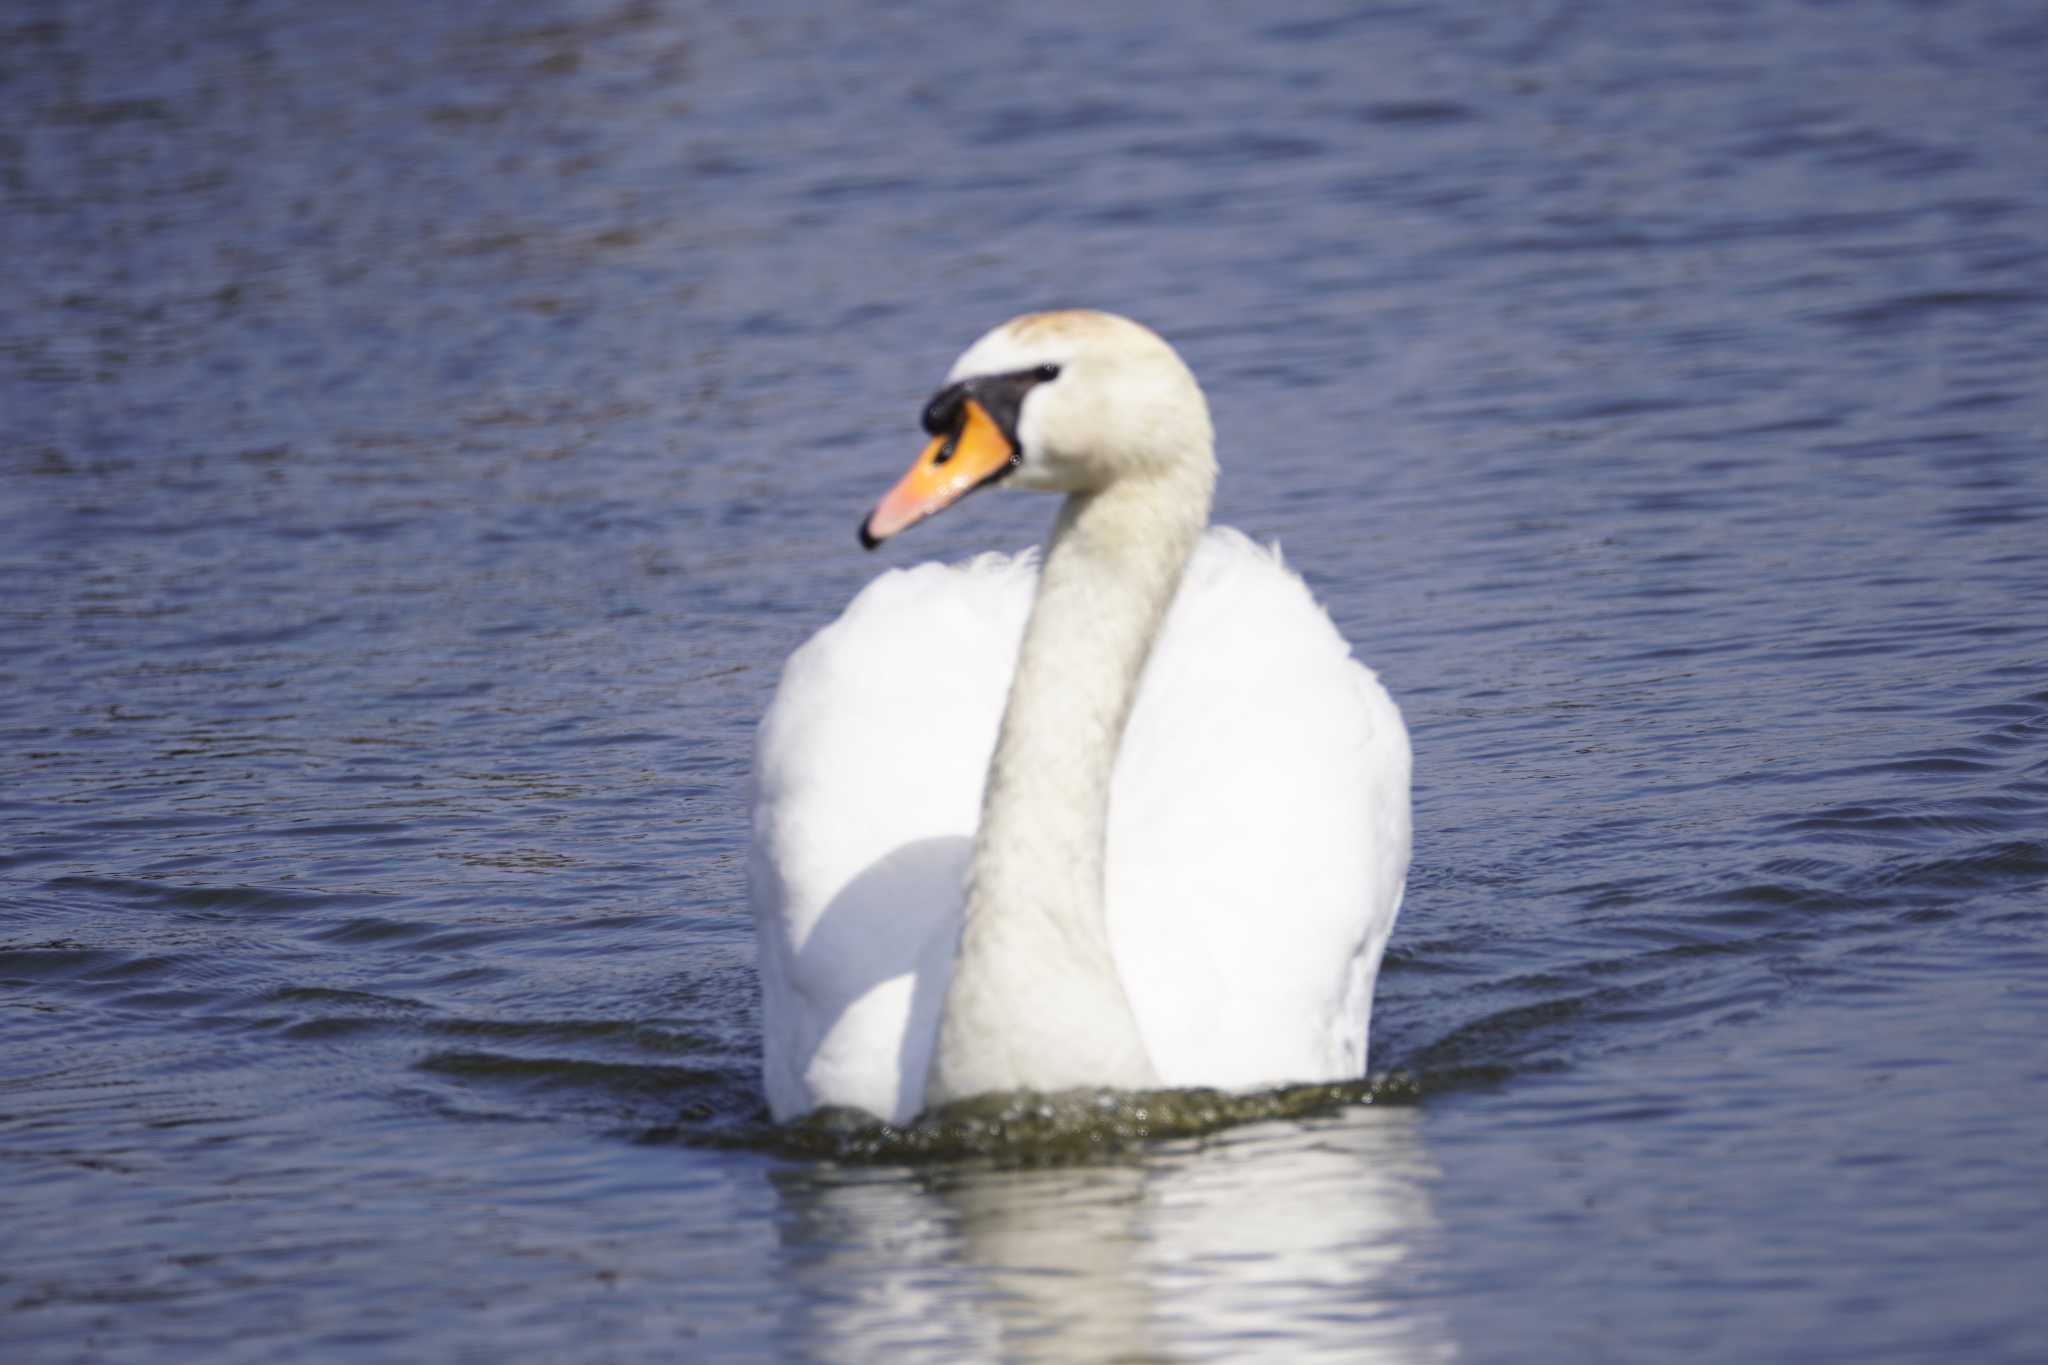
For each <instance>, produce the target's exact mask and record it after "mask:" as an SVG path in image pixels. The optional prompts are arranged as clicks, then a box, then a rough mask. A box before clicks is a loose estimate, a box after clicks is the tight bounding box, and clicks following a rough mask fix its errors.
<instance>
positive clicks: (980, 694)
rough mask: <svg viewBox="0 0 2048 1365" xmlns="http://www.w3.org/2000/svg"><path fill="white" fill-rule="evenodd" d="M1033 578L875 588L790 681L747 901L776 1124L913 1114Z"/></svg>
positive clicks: (904, 581) (966, 567) (894, 576)
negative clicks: (858, 1111)
mask: <svg viewBox="0 0 2048 1365" xmlns="http://www.w3.org/2000/svg"><path fill="white" fill-rule="evenodd" d="M1036 576H1037V565H1036V560H1035V558H1033V557H1032V556H1030V555H1028V554H1026V555H1018V556H1005V555H983V556H981V557H979V558H977V559H974V560H971V561H969V562H967V563H964V564H958V565H942V564H920V565H918V566H916V567H914V568H909V569H899V570H894V571H892V572H889V573H885V574H883V575H881V576H880V577H879V578H877V579H875V580H874V581H873V582H872V583H870V584H869V585H868V586H867V587H866V588H864V589H862V591H861V592H860V594H859V595H858V596H857V597H855V598H854V600H853V602H852V603H851V604H849V605H848V607H847V609H846V610H845V612H843V613H842V614H841V615H840V617H839V619H838V620H836V621H834V622H833V623H832V624H831V625H829V626H827V627H825V628H824V629H823V630H821V631H819V632H818V633H817V634H816V635H814V636H812V637H811V639H810V640H809V641H808V642H806V643H805V644H804V645H803V646H802V647H801V648H800V649H798V650H797V651H796V653H794V654H792V655H791V656H790V658H789V662H788V663H787V665H786V666H785V667H784V670H783V675H782V680H781V683H780V685H779V686H778V687H777V689H776V693H775V698H774V700H773V702H772V703H771V704H770V706H769V708H768V711H767V713H766V714H765V715H764V716H763V718H762V721H761V726H760V730H759V733H758V735H757V738H756V751H755V762H754V793H753V803H752V804H753V839H752V843H751V847H750V851H749V862H748V884H749V896H750V899H751V901H752V904H753V910H754V917H755V924H756V928H757V930H758V936H759V941H760V947H761V951H760V972H761V995H762V1001H761V1005H762V1031H763V1038H762V1053H763V1081H764V1084H765V1086H766V1089H767V1092H768V1100H769V1106H770V1108H771V1109H773V1110H774V1113H775V1116H776V1117H777V1118H778V1119H780V1118H788V1117H792V1116H794V1115H797V1114H802V1113H804V1112H806V1111H808V1110H810V1109H813V1108H816V1107H818V1106H820V1105H826V1104H836V1105H852V1106H856V1107H859V1108H863V1109H867V1110H869V1111H870V1112H872V1113H875V1114H879V1115H882V1116H884V1117H886V1118H891V1119H895V1120H899V1121H900V1120H904V1119H908V1118H909V1117H911V1116H912V1115H914V1114H915V1113H916V1112H917V1111H918V1109H919V1108H921V1107H922V1105H923V1098H924V1082H925V1075H926V1072H927V1070H928V1068H929V1064H930V1052H931V1045H932V1038H933V1036H934V1034H935V1033H936V1030H937V1027H938V1011H939V1006H940V1003H941V1002H942V1000H943V998H944V995H945V988H946V982H947V979H948V977H949V976H950V974H951V971H952V961H953V949H954V944H955V941H956V939H957V937H958V931H959V916H960V904H961V885H962V881H963V878H964V875H965V872H966V868H967V859H968V854H969V852H970V850H971V846H972V840H973V835H974V828H975V824H976V821H977V818H978V816H979V812H980V808H981V789H982V784H983V781H984V779H985V777H986V770H987V768H988V761H989V754H990V752H991V751H992V750H993V749H994V747H995V737H996V728H997V725H998V724H999V723H1000V721H1001V717H1002V707H1003V699H1004V695H1005V693H1006V692H1007V691H1008V689H1009V683H1010V677H1011V674H1012V673H1014V672H1015V670H1016V659H1017V648H1018V641H1019V639H1020V637H1021V636H1022V634H1023V628H1024V618H1025V616H1026V614H1027V613H1028V612H1029V610H1030V605H1031V592H1032V585H1033V583H1034V582H1035V581H1036Z"/></svg>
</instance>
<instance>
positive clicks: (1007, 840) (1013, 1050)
mask: <svg viewBox="0 0 2048 1365" xmlns="http://www.w3.org/2000/svg"><path fill="white" fill-rule="evenodd" d="M1209 468H1210V469H1213V465H1211V466H1209ZM1197 472H1198V474H1204V475H1206V470H1200V469H1199V468H1198V471H1197ZM1211 477H1213V476H1208V477H1199V478H1195V479H1190V480H1189V481H1188V482H1189V484H1190V485H1191V486H1187V487H1174V486H1170V485H1169V486H1165V487H1161V486H1159V485H1158V483H1157V482H1155V481H1125V482H1120V483H1118V484H1115V485H1112V486H1111V487H1109V488H1106V489H1103V490H1100V491H1096V492H1089V493H1080V494H1075V495H1073V496H1071V497H1069V498H1068V499H1067V501H1066V503H1065V504H1064V505H1063V506H1062V507H1061V509H1060V513H1059V516H1058V519H1057V520H1056V521H1055V522H1054V525H1053V533H1052V537H1051V539H1050V541H1049V542H1048V544H1047V548H1046V553H1045V562H1044V566H1043V568H1042V570H1041V572H1040V576H1039V584H1038V593H1037V596H1036V598H1035V599H1034V601H1033V603H1032V609H1031V617H1030V620H1029V622H1028V624H1027V625H1026V627H1025V632H1024V641H1023V646H1022V649H1021V650H1020V652H1019V655H1018V661H1017V672H1016V676H1015V679H1014V681H1013V682H1012V684H1011V688H1010V696H1009V701H1008V705H1007V707H1006V709H1005V711H1004V714H1003V722H1002V728H1001V731H1000V733H999V735H998V738H997V741H996V749H995V754H994V757H993V759H992V760H991V762H990V765H989V773H988V781H987V785H986V787H985V789H984V794H983V801H982V813H981V826H980V830H979V832H978V833H977V835H976V838H975V848H974V855H973V859H972V861H971V863H970V866H969V873H968V886H967V896H966V905H965V913H964V915H963V917H962V923H961V939H960V945H959V948H958V951H957V954H956V957H955V961H954V971H953V977H952V980H951V981H950V983H949V985H948V989H947V995H946V1005H945V1010H944V1014H943V1016H942V1019H941V1024H940V1033H939V1039H938V1045H937V1047H936V1049H935V1051H934V1054H933V1063H932V1076H931V1081H930V1086H929V1090H930V1094H929V1095H928V1099H929V1101H930V1102H934V1103H938V1102H943V1101H945V1100H947V1099H955V1098H961V1097H964V1096H967V1095H973V1094H980V1093H983V1092H986V1091H991V1090H1016V1089H1033V1090H1041V1091H1052V1090H1065V1089H1072V1088H1075V1087H1079V1086H1114V1087H1117V1088H1143V1087H1146V1086H1149V1085H1153V1084H1156V1083H1157V1077H1156V1074H1155V1073H1154V1071H1153V1069H1152V1064H1151V1061H1150V1059H1149V1057H1148V1056H1147V1054H1146V1052H1145V1048H1144V1046H1143V1043H1142V1041H1141V1039H1140V1037H1139V1033H1138V1027H1137V1022H1136V1019H1135V1017H1134V1016H1133V1014H1132V1012H1131V1007H1130V1002H1129V999H1128V997H1127V996H1126V994H1125V991H1124V987H1123V983H1122V980H1121V978H1120V977H1119V975H1118V973H1117V970H1116V963H1115V959H1114V957H1113V955H1112V952H1111V945H1110V937H1109V925H1108V920H1107V918H1106V915H1105V909H1104V899H1103V889H1104V871H1105V867H1106V854H1107V847H1108V843H1107V835H1108V828H1109V803H1110V788H1111V782H1112V778H1113V776H1114V773H1115V769H1116V758H1117V749H1118V746H1119V744H1120V743H1121V741H1122V738H1123V732H1124V726H1125V723H1126V721H1127V720H1128V719H1129V716H1130V711H1131V704H1132V702H1133V701H1134V700H1135V698H1136V696H1137V692H1138V685H1139V682H1140V679H1141V678H1142V676H1143V673H1144V667H1145V660H1146V658H1147V656H1148V655H1149V654H1150V652H1151V649H1152V644H1153V641H1154V639H1155V638H1156V637H1157V635H1158V632H1159V627H1160V624H1161V622H1162V621H1163V620H1164V618H1165V616H1166V611H1167V608H1168V607H1169V606H1170V605H1171V604H1172V601H1173V596H1174V593H1175V591H1176V590H1177V589H1178V587H1179V585H1180V579H1181V574H1182V572H1183V570H1184V569H1185V567H1186V564H1187V560H1188V556H1189V555H1190V554H1191V553H1192V551H1193V549H1194V545H1195V541H1196V539H1197V537H1198V536H1199V535H1200V533H1201V528H1202V526H1203V524H1204V523H1205V522H1206V521H1207V516H1208V502H1209V488H1210V478H1211Z"/></svg>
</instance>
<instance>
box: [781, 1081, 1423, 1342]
mask: <svg viewBox="0 0 2048 1365" xmlns="http://www.w3.org/2000/svg"><path fill="white" fill-rule="evenodd" d="M1419 1122H1420V1116H1419V1114H1418V1113H1417V1112H1416V1111H1415V1110H1412V1109H1401V1108H1377V1109H1356V1110H1351V1111H1348V1112H1346V1113H1345V1114H1343V1115H1342V1116H1339V1117H1337V1118H1333V1119H1328V1120H1322V1121H1317V1122H1313V1123H1294V1122H1290V1123H1271V1124H1261V1125H1257V1126H1254V1127H1248V1128H1244V1129H1240V1130H1235V1131H1232V1132H1229V1133H1225V1134H1222V1135H1220V1136H1217V1137H1213V1138H1210V1139H1207V1140H1204V1141H1201V1142H1189V1143H1178V1144H1172V1145H1166V1146H1162V1147H1158V1148H1153V1149H1149V1150H1147V1151H1145V1152H1143V1153H1140V1154H1135V1155H1134V1156H1133V1157H1132V1158H1131V1160H1130V1161H1129V1162H1128V1163H1127V1164H1118V1165H1104V1166H1091V1167H1079V1168H1076V1167H1064V1168H1053V1169H1036V1170H1032V1169H1026V1170H998V1169H990V1168H987V1167H976V1166H954V1167H947V1168H939V1169H926V1170H906V1169H903V1168H895V1169H845V1168H833V1167H811V1168H804V1169H801V1170H790V1171H785V1172H783V1173H781V1175H780V1176H779V1177H778V1179H777V1184H778V1186H779V1188H780V1189H781V1192H782V1194H783V1196H784V1198H785V1200H786V1203H787V1216H786V1219H785V1222H784V1236H783V1249H784V1254H785V1256H786V1257H787V1258H788V1260H789V1262H790V1264H791V1271H792V1273H793V1274H794V1276H795V1277H796V1279H797V1280H798V1282H799V1283H798V1285H797V1287H798V1288H799V1289H800V1290H801V1291H802V1292H801V1293H800V1294H799V1295H798V1296H797V1298H798V1301H799V1302H800V1303H801V1305H802V1307H801V1308H800V1309H799V1310H798V1311H800V1312H801V1313H802V1314H803V1321H801V1322H800V1323H797V1324H793V1325H794V1326H795V1328H796V1330H797V1332H798V1333H799V1335H800V1336H801V1337H802V1338H803V1343H802V1346H803V1350H804V1352H805V1353H806V1354H810V1355H814V1356H817V1357H819V1358H824V1359H833V1360H848V1361H865V1360H883V1359H889V1360H898V1359H904V1358H906V1357H917V1356H932V1357H939V1356H945V1357H962V1356H964V1357H970V1358H980V1359H989V1358H1001V1359H1005V1360H1192V1359H1207V1358H1216V1359H1246V1358H1257V1357H1261V1356H1264V1357H1271V1358H1285V1359H1289V1360H1299V1359H1304V1358H1315V1357H1326V1358H1327V1357H1341V1358H1343V1359H1347V1360H1360V1361H1370V1360H1398V1361H1417V1360H1422V1361H1431V1360H1448V1359H1451V1358H1453V1357H1454V1356H1455V1354H1456V1352H1455V1350H1454V1348H1453V1346H1452V1344H1451V1342H1450V1339H1449V1334H1448V1328H1447V1325H1446V1324H1445V1322H1444V1321H1443V1320H1442V1318H1441V1316H1440V1315H1439V1313H1438V1312H1437V1310H1436V1309H1435V1307H1434V1306H1433V1305H1434V1304H1435V1302H1436V1301H1437V1300H1436V1298H1435V1296H1434V1295H1432V1294H1430V1293H1429V1292H1428V1285H1427V1278H1428V1273H1429V1272H1428V1266H1429V1263H1430V1261H1431V1260H1432V1259H1433V1258H1431V1257H1430V1256H1429V1255H1428V1254H1427V1251H1428V1248H1429V1245H1430V1242H1431V1239H1432V1237H1433V1224H1434V1219H1433V1217H1432V1214H1431V1210H1430V1203H1429V1194H1428V1191H1429V1187H1430V1184H1431V1182H1433V1181H1434V1180H1435V1178H1436V1171H1435V1168H1434V1167H1433V1166H1432V1164H1431V1163H1430V1161H1429V1159H1428V1157H1427V1155H1426V1153H1425V1152H1424V1150H1423V1147H1422V1143H1421V1138H1420V1134H1419V1131H1418V1125H1419Z"/></svg>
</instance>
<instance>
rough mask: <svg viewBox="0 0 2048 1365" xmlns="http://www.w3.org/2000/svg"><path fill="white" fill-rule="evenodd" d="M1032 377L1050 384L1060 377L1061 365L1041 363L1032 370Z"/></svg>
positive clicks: (1042, 382)
mask: <svg viewBox="0 0 2048 1365" xmlns="http://www.w3.org/2000/svg"><path fill="white" fill-rule="evenodd" d="M1031 377H1032V378H1033V379H1036V380H1037V381H1038V382H1039V383H1041V384H1050V383H1051V382H1052V381H1053V380H1055V379H1058V378H1059V377H1060V367H1059V366H1057V365H1050V364H1048V365H1040V366H1039V367H1038V368H1037V369H1035V370H1033V371H1032V372H1031Z"/></svg>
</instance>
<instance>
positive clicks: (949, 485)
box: [860, 398, 1017, 550]
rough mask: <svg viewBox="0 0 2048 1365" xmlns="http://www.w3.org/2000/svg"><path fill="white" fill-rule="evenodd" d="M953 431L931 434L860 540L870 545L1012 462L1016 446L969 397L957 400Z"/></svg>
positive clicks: (863, 528)
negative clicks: (959, 413) (959, 414)
mask: <svg viewBox="0 0 2048 1365" xmlns="http://www.w3.org/2000/svg"><path fill="white" fill-rule="evenodd" d="M960 408H961V413H962V418H961V420H960V422H959V423H958V425H957V426H955V428H954V429H953V430H952V431H942V432H940V433H939V434H938V435H936V436H934V437H932V439H931V441H930V443H929V444H927V445H926V446H925V448H924V452H923V453H922V454H920V455H919V456H918V457H917V462H916V463H915V464H913V465H911V466H910V472H909V473H907V474H905V475H904V476H903V477H902V478H901V479H900V480H898V481H897V484H896V486H895V487H894V488H892V489H890V490H889V491H888V492H887V493H886V494H884V495H883V497H882V500H881V501H880V502H878V503H876V504H875V510H874V511H872V512H870V513H868V519H867V520H866V521H864V522H862V523H861V528H860V543H861V544H862V545H863V546H865V547H866V548H868V549H870V550H872V549H874V548H875V547H876V546H877V545H880V544H881V543H882V542H883V541H885V540H887V539H888V538H889V537H890V536H893V535H895V534H896V533H897V532H898V531H900V530H902V529H903V528H904V527H906V526H909V525H911V524H912V523H914V522H920V521H923V520H924V519H925V518H926V517H928V516H930V515H931V514H932V513H934V512H937V511H939V510H940V509H942V508H945V507H948V506H951V505H952V504H953V503H956V502H958V501H959V500H960V499H962V498H964V497H966V496H967V495H968V494H969V493H972V492H973V491H974V490H975V489H977V488H979V487H981V486H982V485H983V484H985V483H991V482H993V481H995V480H996V479H999V478H1001V477H1002V476H1003V475H1005V474H1007V473H1009V472H1010V470H1011V469H1012V468H1014V467H1015V466H1016V462H1017V448H1016V446H1015V445H1013V444H1012V443H1011V441H1010V438H1009V437H1007V436H1005V435H1004V434H1003V431H1002V428H1001V427H999V426H997V425H996V421H995V419H994V418H993V417H991V416H989V415H988V409H987V408H984V407H983V406H982V405H981V404H980V403H979V402H977V401H975V400H974V399H972V398H969V399H967V400H966V401H964V402H963V403H961V405H960Z"/></svg>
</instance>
